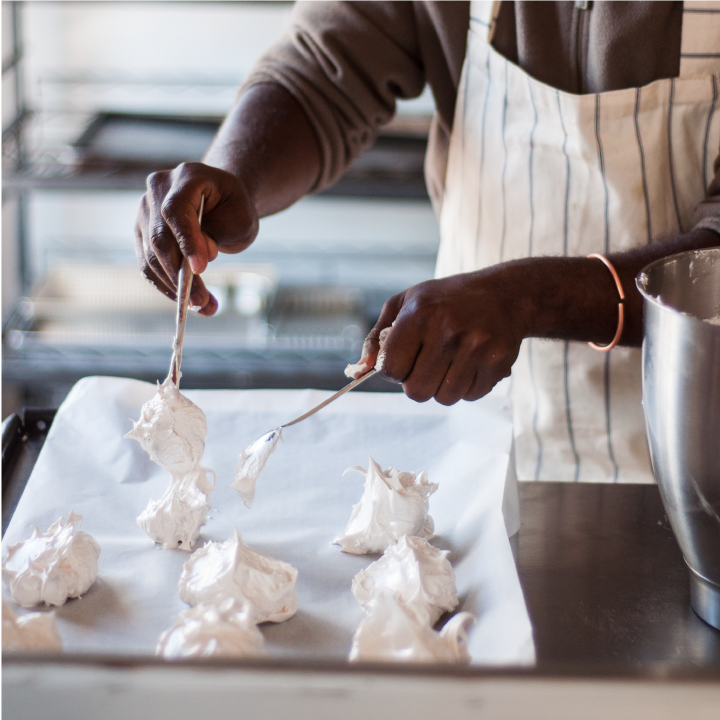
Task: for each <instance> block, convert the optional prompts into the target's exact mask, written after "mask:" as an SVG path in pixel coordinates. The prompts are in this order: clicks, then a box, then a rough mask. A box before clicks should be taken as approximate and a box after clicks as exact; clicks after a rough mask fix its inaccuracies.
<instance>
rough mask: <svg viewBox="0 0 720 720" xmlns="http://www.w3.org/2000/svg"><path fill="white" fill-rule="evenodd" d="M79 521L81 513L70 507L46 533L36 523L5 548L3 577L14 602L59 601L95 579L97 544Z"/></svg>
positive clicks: (30, 604)
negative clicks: (24, 537) (26, 534)
mask: <svg viewBox="0 0 720 720" xmlns="http://www.w3.org/2000/svg"><path fill="white" fill-rule="evenodd" d="M81 524H82V517H81V516H80V515H76V514H75V513H74V512H72V511H70V514H69V515H68V516H67V520H65V518H63V517H61V518H60V519H59V520H58V521H57V522H55V523H53V524H52V525H51V526H50V528H49V529H48V531H47V532H46V533H43V532H41V531H40V528H38V527H35V529H34V530H33V534H32V536H31V537H30V539H29V540H24V541H23V542H19V543H16V544H15V545H11V546H10V547H9V548H8V554H7V557H6V558H5V560H3V563H2V577H3V580H4V581H5V584H6V585H7V586H8V588H9V590H10V595H11V597H12V600H13V602H14V603H15V604H16V605H20V606H21V607H24V608H30V607H34V606H35V605H39V604H40V603H43V602H44V603H45V604H46V605H62V604H64V602H65V601H66V600H67V599H68V598H75V597H80V595H82V594H83V593H84V592H86V591H87V589H88V588H89V587H90V586H91V585H92V584H93V583H94V582H95V578H96V577H97V573H98V557H99V556H100V546H99V545H98V544H97V542H96V540H95V539H94V538H93V537H92V536H90V535H88V533H86V532H82V531H81V530H80V529H79V527H80V525H81ZM76 525H77V526H78V527H77V528H76V527H75V526H76Z"/></svg>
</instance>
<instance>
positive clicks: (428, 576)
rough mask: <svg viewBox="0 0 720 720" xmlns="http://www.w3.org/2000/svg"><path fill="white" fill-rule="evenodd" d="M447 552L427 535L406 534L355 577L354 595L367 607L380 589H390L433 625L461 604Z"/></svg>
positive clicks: (410, 611) (423, 620) (421, 621)
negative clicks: (426, 537)
mask: <svg viewBox="0 0 720 720" xmlns="http://www.w3.org/2000/svg"><path fill="white" fill-rule="evenodd" d="M448 554H449V552H448V551H447V550H438V549H437V548H434V547H433V546H432V545H430V543H429V542H428V541H427V540H425V539H424V538H419V537H413V536H408V535H403V536H402V537H401V538H400V539H399V540H398V541H397V543H395V545H390V547H389V548H388V549H387V550H386V551H385V554H384V555H383V556H382V557H381V558H380V559H379V560H376V561H375V562H374V563H372V564H371V565H370V566H369V567H367V568H366V569H365V570H361V571H360V572H359V573H358V574H357V575H356V576H355V578H354V579H353V582H352V591H353V595H354V596H355V599H356V600H357V601H358V602H359V603H360V605H361V606H362V607H363V608H365V609H367V608H368V607H369V606H370V603H371V600H372V598H373V597H374V596H375V595H376V594H377V593H378V592H380V591H382V590H384V589H385V590H388V591H389V592H391V593H392V595H393V597H394V598H395V599H396V600H397V601H398V602H399V603H400V604H401V605H402V606H403V607H404V608H405V609H406V610H407V611H408V612H409V613H411V614H412V615H414V616H415V618H416V619H417V621H418V622H420V623H424V624H426V625H434V624H435V623H436V622H437V621H438V619H439V618H440V616H441V615H442V614H443V613H444V612H451V611H452V610H454V609H455V608H456V607H457V604H458V599H457V589H456V587H455V573H454V572H453V569H452V566H451V565H450V561H449V560H448V558H447V556H448Z"/></svg>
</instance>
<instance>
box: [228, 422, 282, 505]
mask: <svg viewBox="0 0 720 720" xmlns="http://www.w3.org/2000/svg"><path fill="white" fill-rule="evenodd" d="M280 439H282V428H275V430H271V431H270V432H269V433H266V434H265V435H263V436H262V437H260V438H258V439H257V440H256V441H255V442H254V443H253V444H252V445H250V446H248V447H246V448H245V449H244V450H243V451H242V455H240V462H239V463H238V466H237V468H236V469H235V480H234V481H233V482H232V484H231V487H233V488H235V490H237V493H238V495H240V497H241V498H242V500H243V502H244V503H245V505H246V506H247V507H249V508H252V503H253V499H254V498H255V482H256V480H257V479H258V476H259V475H260V473H261V472H262V469H263V468H264V467H265V463H267V461H268V458H269V457H270V455H272V453H273V452H275V447H276V446H277V444H278V440H280Z"/></svg>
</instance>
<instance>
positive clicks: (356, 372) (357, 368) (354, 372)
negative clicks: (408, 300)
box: [345, 323, 395, 380]
mask: <svg viewBox="0 0 720 720" xmlns="http://www.w3.org/2000/svg"><path fill="white" fill-rule="evenodd" d="M394 324H395V323H393V325H394ZM390 330H392V325H391V326H390V327H386V328H384V329H383V330H381V331H380V336H379V337H378V341H379V343H380V352H378V356H377V361H376V362H375V370H378V371H380V370H382V368H383V365H384V364H385V349H384V346H385V341H386V340H387V336H388V335H389V334H390ZM367 346H368V341H367V340H365V342H364V343H363V352H362V357H361V358H360V359H359V360H358V361H357V362H356V363H355V364H354V365H348V366H347V367H346V368H345V375H346V376H347V377H349V378H352V379H353V380H357V379H358V378H359V377H361V376H362V375H365V374H366V373H368V372H370V370H372V369H373V368H372V367H371V365H370V363H369V362H368V358H367V355H366V352H365V351H366V349H367Z"/></svg>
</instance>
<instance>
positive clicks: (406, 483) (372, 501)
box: [333, 458, 437, 555]
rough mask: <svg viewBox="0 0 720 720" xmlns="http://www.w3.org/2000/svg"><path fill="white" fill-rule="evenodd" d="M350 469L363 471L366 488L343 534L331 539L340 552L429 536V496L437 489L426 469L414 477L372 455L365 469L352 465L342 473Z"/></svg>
mask: <svg viewBox="0 0 720 720" xmlns="http://www.w3.org/2000/svg"><path fill="white" fill-rule="evenodd" d="M351 471H355V472H359V473H362V474H363V475H365V490H364V492H363V495H362V497H361V498H360V502H359V503H358V504H357V505H354V506H353V511H352V515H351V516H350V521H349V522H348V525H347V527H346V528H345V534H344V535H343V536H342V537H339V538H336V539H335V540H334V541H333V543H334V544H335V545H340V546H341V547H342V550H343V552H347V553H353V554H355V555H363V554H364V553H378V552H384V551H385V550H386V549H387V548H388V547H389V546H390V545H392V544H393V543H395V542H397V541H398V540H399V539H400V538H401V537H402V536H403V535H417V536H418V537H422V538H430V537H432V532H433V528H434V524H433V520H432V518H431V517H430V516H429V515H428V498H429V496H430V495H432V493H434V492H435V490H437V483H431V482H429V481H428V476H427V473H426V472H421V473H420V475H418V476H417V477H416V476H415V473H413V472H406V471H402V470H396V469H395V468H392V467H390V468H388V469H387V470H383V469H382V468H381V467H380V465H378V464H377V463H376V462H375V460H373V459H372V458H370V464H369V466H368V469H367V470H366V469H365V468H362V467H351V468H348V469H347V470H346V471H345V473H348V472H351ZM345 473H343V475H344V474H345Z"/></svg>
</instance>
